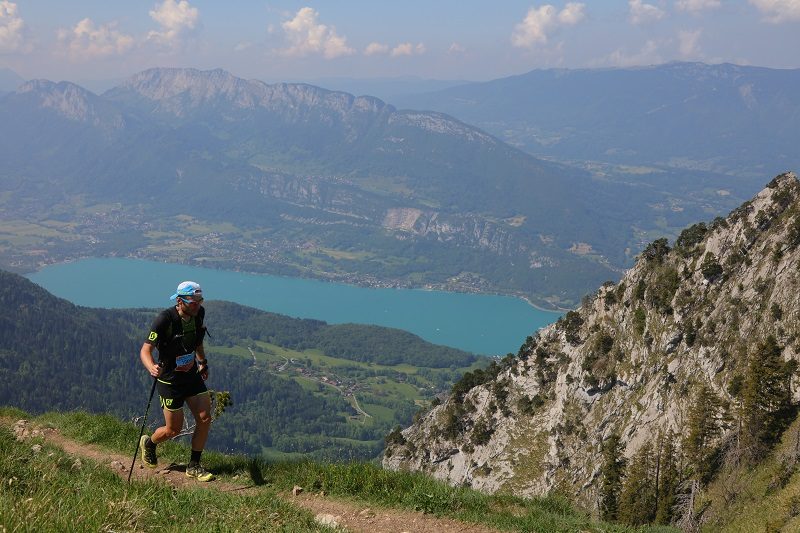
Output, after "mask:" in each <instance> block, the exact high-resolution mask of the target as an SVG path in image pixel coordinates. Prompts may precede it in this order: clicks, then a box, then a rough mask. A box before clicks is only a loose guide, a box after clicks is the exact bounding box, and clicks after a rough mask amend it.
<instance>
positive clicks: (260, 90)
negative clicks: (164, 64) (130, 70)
mask: <svg viewBox="0 0 800 533" xmlns="http://www.w3.org/2000/svg"><path fill="white" fill-rule="evenodd" d="M128 92H132V93H134V94H136V95H138V96H139V97H142V98H145V99H147V100H151V101H155V102H159V104H158V110H159V111H163V112H167V113H170V114H174V115H176V116H184V115H186V114H187V113H189V112H190V111H191V110H192V109H196V108H200V107H203V106H207V105H209V104H211V105H215V104H227V105H231V106H233V107H234V108H240V109H255V108H267V109H274V108H275V107H276V106H280V107H282V106H284V105H288V106H289V107H293V108H297V107H309V106H312V107H323V108H328V109H330V110H335V111H339V112H344V113H347V112H351V111H354V112H364V111H367V112H380V111H382V110H383V109H384V108H390V107H391V106H388V105H387V104H386V103H384V102H383V101H381V100H379V99H377V98H373V97H370V96H359V97H355V96H353V95H351V94H348V93H344V92H336V91H329V90H327V89H322V88H320V87H315V86H313V85H307V84H301V83H298V84H291V83H278V84H274V85H269V84H266V83H264V82H262V81H259V80H245V79H242V78H237V77H236V76H234V75H233V74H231V73H230V72H228V71H226V70H223V69H219V68H218V69H214V70H197V69H193V68H151V69H148V70H145V71H143V72H140V73H138V74H136V75H134V76H132V77H131V78H130V79H128V80H127V81H126V82H125V83H123V84H122V85H121V86H120V87H117V88H115V89H112V90H110V91H108V92H107V93H106V94H105V96H109V97H110V98H112V99H115V98H118V97H120V96H121V95H123V94H124V93H128Z"/></svg>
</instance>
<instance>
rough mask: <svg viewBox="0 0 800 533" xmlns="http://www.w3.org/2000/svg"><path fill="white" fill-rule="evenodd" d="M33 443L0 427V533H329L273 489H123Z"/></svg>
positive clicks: (106, 471) (113, 478)
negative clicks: (238, 491)
mask: <svg viewBox="0 0 800 533" xmlns="http://www.w3.org/2000/svg"><path fill="white" fill-rule="evenodd" d="M100 424H101V425H104V426H105V425H107V422H103V421H101V422H100ZM101 432H102V431H101ZM103 433H104V432H103ZM36 440H37V439H33V440H31V441H25V442H18V441H17V440H16V439H15V438H14V436H13V434H12V433H11V431H10V430H9V429H8V428H6V427H0V524H1V525H2V530H3V531H37V532H38V531H45V532H47V531H54V532H61V531H156V530H158V531H168V532H171V531H174V532H182V531H292V532H293V531H330V530H329V529H327V528H324V527H322V526H320V525H318V524H316V523H315V522H314V519H313V517H312V515H311V514H310V513H308V512H306V511H304V510H300V509H298V508H296V507H294V506H292V505H290V504H289V503H287V502H286V501H284V500H282V499H280V498H278V497H277V496H276V494H275V492H274V490H273V489H269V488H265V489H263V490H259V491H257V492H255V493H253V494H228V493H222V492H218V491H213V490H209V489H208V488H189V489H182V490H173V488H172V487H171V486H169V485H168V484H166V483H164V482H162V481H160V480H151V481H133V482H132V483H131V484H130V485H127V483H126V482H125V480H124V479H122V478H120V477H119V476H118V475H117V474H116V473H114V472H113V471H111V469H110V468H108V467H105V466H102V465H98V464H96V463H94V462H93V461H90V460H88V459H86V458H81V459H80V460H76V458H75V457H70V456H68V455H66V454H65V453H64V452H63V451H62V450H60V449H59V448H56V447H54V446H51V445H48V444H44V445H43V446H42V447H41V448H40V449H37V448H36V447H35V445H32V442H33V443H35V442H36ZM39 444H40V445H41V444H43V443H42V441H41V440H39Z"/></svg>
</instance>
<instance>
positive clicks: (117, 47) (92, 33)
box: [58, 18, 134, 59]
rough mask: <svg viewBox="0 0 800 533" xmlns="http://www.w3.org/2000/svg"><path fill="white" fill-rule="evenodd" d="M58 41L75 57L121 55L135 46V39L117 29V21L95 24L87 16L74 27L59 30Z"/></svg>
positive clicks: (89, 57) (87, 57)
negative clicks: (100, 24)
mask: <svg viewBox="0 0 800 533" xmlns="http://www.w3.org/2000/svg"><path fill="white" fill-rule="evenodd" d="M58 42H59V45H60V46H62V47H63V49H64V51H65V52H66V53H67V54H68V55H69V56H70V57H71V58H73V59H91V58H95V57H108V56H112V55H121V54H124V53H125V52H127V51H128V50H130V49H131V48H133V45H134V39H133V37H131V36H130V35H126V34H124V33H122V32H120V31H119V30H117V23H116V22H110V23H108V24H103V25H102V26H95V24H94V22H92V19H90V18H85V19H83V20H81V21H80V22H78V23H77V24H75V27H74V28H72V29H69V30H67V29H60V30H58Z"/></svg>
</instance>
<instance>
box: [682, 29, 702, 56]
mask: <svg viewBox="0 0 800 533" xmlns="http://www.w3.org/2000/svg"><path fill="white" fill-rule="evenodd" d="M702 33H703V30H694V31H688V30H685V31H680V32H678V50H679V51H680V53H681V56H682V57H683V58H684V59H689V58H695V57H697V56H698V54H699V53H700V47H699V46H698V43H699V41H700V35H701V34H702Z"/></svg>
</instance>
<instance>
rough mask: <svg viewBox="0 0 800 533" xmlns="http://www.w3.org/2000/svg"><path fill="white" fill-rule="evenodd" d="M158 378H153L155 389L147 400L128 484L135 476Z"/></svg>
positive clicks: (151, 390) (153, 388) (152, 389)
mask: <svg viewBox="0 0 800 533" xmlns="http://www.w3.org/2000/svg"><path fill="white" fill-rule="evenodd" d="M156 381H157V380H156V378H153V387H152V388H151V389H150V398H148V399H147V409H145V410H144V420H142V429H141V430H140V431H139V438H138V439H136V451H135V452H133V461H132V462H131V469H130V470H129V471H128V484H129V485H130V483H131V474H133V466H134V465H135V464H136V456H137V455H138V454H139V443H140V441H141V440H142V435H144V426H145V425H146V424H147V415H148V414H149V413H150V402H152V401H153V393H155V392H156Z"/></svg>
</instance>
